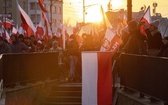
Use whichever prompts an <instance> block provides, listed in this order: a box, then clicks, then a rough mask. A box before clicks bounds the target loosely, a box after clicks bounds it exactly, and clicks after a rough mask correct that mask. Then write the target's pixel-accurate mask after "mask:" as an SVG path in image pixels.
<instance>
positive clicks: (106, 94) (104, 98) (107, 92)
mask: <svg viewBox="0 0 168 105" xmlns="http://www.w3.org/2000/svg"><path fill="white" fill-rule="evenodd" d="M97 57H98V84H97V86H98V87H97V88H98V89H97V91H98V100H97V101H98V105H112V54H111V52H109V53H107V52H106V54H104V53H103V52H98V53H97Z"/></svg>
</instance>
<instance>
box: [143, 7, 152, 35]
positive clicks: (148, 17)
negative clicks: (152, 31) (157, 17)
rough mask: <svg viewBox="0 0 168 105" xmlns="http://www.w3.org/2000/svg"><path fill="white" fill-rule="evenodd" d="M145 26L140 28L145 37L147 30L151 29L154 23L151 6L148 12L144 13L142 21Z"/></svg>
mask: <svg viewBox="0 0 168 105" xmlns="http://www.w3.org/2000/svg"><path fill="white" fill-rule="evenodd" d="M140 22H141V23H143V25H141V26H140V32H141V33H142V34H143V35H146V32H145V29H147V28H149V27H150V24H151V23H152V18H151V13H150V6H148V8H147V10H146V11H145V13H144V16H143V17H142V18H141V20H140Z"/></svg>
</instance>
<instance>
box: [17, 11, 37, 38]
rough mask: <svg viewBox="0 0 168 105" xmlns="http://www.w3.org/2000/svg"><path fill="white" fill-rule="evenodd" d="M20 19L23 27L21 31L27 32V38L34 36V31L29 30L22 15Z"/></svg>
mask: <svg viewBox="0 0 168 105" xmlns="http://www.w3.org/2000/svg"><path fill="white" fill-rule="evenodd" d="M20 15H21V16H20V17H21V19H22V24H21V26H22V27H23V29H24V30H25V31H26V32H27V36H31V35H34V31H33V30H32V29H31V28H30V26H29V25H28V24H27V22H26V20H25V18H24V17H23V15H22V14H20Z"/></svg>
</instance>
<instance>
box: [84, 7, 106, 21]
mask: <svg viewBox="0 0 168 105" xmlns="http://www.w3.org/2000/svg"><path fill="white" fill-rule="evenodd" d="M102 18H103V17H102V12H101V8H100V5H95V6H92V7H89V8H88V9H86V12H85V21H86V22H100V21H102Z"/></svg>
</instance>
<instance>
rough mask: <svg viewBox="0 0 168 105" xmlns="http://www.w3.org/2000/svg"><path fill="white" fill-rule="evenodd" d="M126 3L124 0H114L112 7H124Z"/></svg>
mask: <svg viewBox="0 0 168 105" xmlns="http://www.w3.org/2000/svg"><path fill="white" fill-rule="evenodd" d="M123 5H124V3H123V2H122V0H112V8H113V9H114V10H115V9H121V8H122V7H123Z"/></svg>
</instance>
